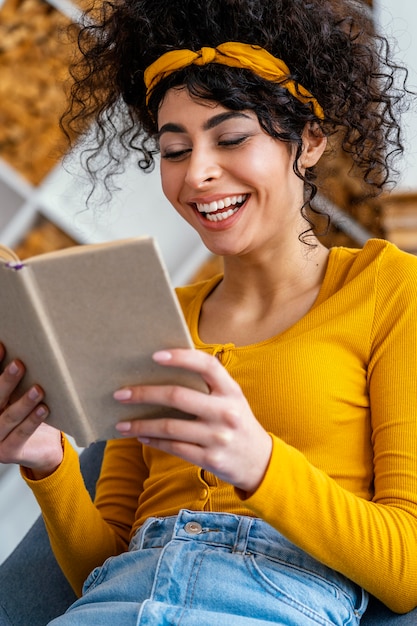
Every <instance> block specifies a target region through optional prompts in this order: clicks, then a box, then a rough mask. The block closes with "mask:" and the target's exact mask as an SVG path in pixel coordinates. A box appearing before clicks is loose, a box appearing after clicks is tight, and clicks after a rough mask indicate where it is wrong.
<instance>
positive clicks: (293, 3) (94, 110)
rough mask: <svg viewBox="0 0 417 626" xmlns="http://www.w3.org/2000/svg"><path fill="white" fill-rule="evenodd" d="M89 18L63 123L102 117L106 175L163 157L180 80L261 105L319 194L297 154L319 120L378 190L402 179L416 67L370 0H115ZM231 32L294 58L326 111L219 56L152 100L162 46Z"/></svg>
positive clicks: (211, 95)
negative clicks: (151, 78)
mask: <svg viewBox="0 0 417 626" xmlns="http://www.w3.org/2000/svg"><path fill="white" fill-rule="evenodd" d="M87 18H88V20H89V21H86V22H85V23H84V26H83V27H82V28H81V30H80V32H79V33H78V45H79V49H80V51H81V53H82V54H81V58H80V59H79V61H78V62H77V63H75V64H74V65H73V67H72V70H71V74H72V77H73V79H74V82H73V84H72V88H71V98H70V106H69V109H68V111H67V112H66V114H65V115H64V117H63V119H62V124H63V127H64V128H66V129H67V132H68V134H72V133H73V132H74V131H75V132H78V133H81V132H83V131H84V130H85V128H86V126H93V128H94V132H95V140H96V141H95V143H94V145H93V144H92V143H91V134H90V135H89V142H90V143H89V144H88V148H87V154H88V156H87V159H86V167H87V169H88V171H89V173H90V175H91V177H92V178H93V180H94V181H95V182H97V177H98V173H99V172H100V175H101V176H103V178H104V182H105V184H106V185H109V184H110V181H111V180H112V176H113V175H114V174H115V173H118V172H120V171H121V170H122V169H123V163H124V161H125V158H127V157H128V156H129V155H130V154H131V153H132V151H133V152H134V153H137V154H138V159H137V160H138V165H139V167H140V168H142V169H143V170H148V171H149V170H151V169H152V168H153V166H154V155H155V154H156V153H157V152H158V141H157V130H158V129H157V124H156V120H157V113H158V107H159V105H160V103H161V101H162V100H163V98H164V95H165V93H166V91H167V90H168V89H169V88H171V87H175V86H179V85H184V86H185V87H186V88H187V89H188V90H189V92H190V93H191V94H192V95H194V96H195V97H199V98H206V99H210V100H213V101H215V102H218V103H220V104H222V105H223V106H225V107H227V108H229V109H234V110H244V109H246V110H248V109H251V110H253V111H255V112H256V115H257V117H258V119H259V122H260V124H261V126H262V127H263V129H264V130H265V131H266V132H267V133H269V134H270V135H271V136H273V137H275V138H277V139H280V140H283V141H286V142H289V143H291V144H293V145H295V146H296V147H297V150H296V154H295V160H294V169H295V171H296V173H297V174H298V175H299V176H300V177H301V178H303V180H304V182H305V184H306V188H307V187H309V188H310V194H309V200H311V199H312V198H313V197H314V195H315V192H316V187H315V185H314V183H313V180H314V171H307V172H306V174H305V176H304V177H303V176H302V175H301V174H300V172H299V171H298V169H297V165H296V162H297V159H298V157H299V155H300V152H301V147H302V142H301V134H302V131H303V128H304V127H305V125H306V124H307V123H314V122H315V123H318V124H320V127H321V129H322V132H324V133H325V134H326V135H327V136H333V135H334V136H335V137H337V143H338V145H339V146H341V148H342V149H343V150H344V151H345V152H347V153H349V154H350V155H351V157H352V162H353V164H354V167H355V170H356V172H359V173H360V174H361V176H362V177H363V180H364V181H366V183H367V184H368V186H369V188H371V189H373V190H374V192H375V193H378V191H380V190H382V189H383V187H384V186H385V185H386V183H387V182H388V181H389V180H390V177H391V166H392V160H393V158H394V157H395V156H397V155H399V154H401V153H402V150H403V148H402V142H401V132H400V126H399V121H398V113H399V112H400V110H401V104H402V101H403V98H404V95H405V94H406V92H407V90H406V88H405V80H406V76H407V72H406V70H405V69H404V68H401V67H399V66H398V65H397V64H396V63H394V62H393V61H392V60H390V47H389V44H388V41H387V40H386V39H385V38H384V37H383V36H380V35H377V34H376V33H375V32H374V29H373V24H372V21H371V20H370V19H369V14H367V12H366V10H365V5H364V4H363V3H362V2H357V1H355V0H345V1H344V2H340V1H339V2H337V1H336V0H312V1H306V0H175V1H173V0H105V1H104V3H103V4H102V5H101V7H100V9H99V10H97V9H93V10H92V11H91V12H90V14H87ZM227 41H239V42H241V43H248V44H257V45H260V46H262V47H263V48H265V49H266V50H267V51H268V52H270V53H271V54H273V55H274V56H275V57H278V58H280V59H282V60H283V61H284V62H285V63H286V64H287V65H288V67H289V69H290V72H291V78H292V79H293V80H294V81H295V82H296V83H298V84H300V85H302V86H303V87H304V88H305V89H307V90H308V91H309V92H310V93H312V94H313V95H314V96H315V98H316V99H317V100H318V102H319V103H320V105H321V106H322V108H323V109H324V113H325V117H324V119H323V120H319V119H317V117H316V116H315V114H314V112H313V111H312V108H311V106H310V105H309V104H308V103H307V104H305V103H302V102H300V101H299V100H297V99H296V98H295V97H294V96H292V95H291V94H290V93H289V92H288V90H286V89H285V87H283V86H282V85H280V84H278V83H275V82H271V81H268V80H265V79H263V78H261V77H259V76H257V75H255V74H254V73H252V72H251V71H250V70H246V69H239V68H234V67H233V68H232V67H226V66H223V65H218V64H209V65H206V66H196V65H191V66H188V67H186V68H185V69H183V70H179V71H177V72H174V73H172V74H171V75H169V76H168V77H166V78H164V79H163V80H161V81H160V82H159V83H158V85H157V86H156V87H155V89H154V90H153V91H152V93H151V97H150V100H149V105H148V106H147V105H146V89H145V84H144V80H143V77H144V71H145V69H146V68H147V67H148V66H149V65H150V64H151V63H152V62H154V61H155V60H156V59H157V58H158V57H159V56H161V55H162V54H164V53H165V52H167V51H170V50H173V49H178V48H189V49H191V50H194V51H197V50H199V49H200V48H202V47H203V46H208V47H215V46H217V45H219V44H221V43H224V42H227ZM397 73H399V74H400V75H401V76H403V80H402V84H401V85H398V80H397V78H396V76H397ZM103 152H104V153H105V155H106V158H105V163H106V169H105V173H104V174H103V173H102V171H103V159H102V155H103ZM98 157H100V158H98ZM108 188H110V187H108Z"/></svg>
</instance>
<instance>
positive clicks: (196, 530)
mask: <svg viewBox="0 0 417 626" xmlns="http://www.w3.org/2000/svg"><path fill="white" fill-rule="evenodd" d="M184 530H185V532H186V533H188V534H189V535H199V534H200V533H202V532H203V527H202V526H201V524H199V523H198V522H187V523H186V525H185V526H184Z"/></svg>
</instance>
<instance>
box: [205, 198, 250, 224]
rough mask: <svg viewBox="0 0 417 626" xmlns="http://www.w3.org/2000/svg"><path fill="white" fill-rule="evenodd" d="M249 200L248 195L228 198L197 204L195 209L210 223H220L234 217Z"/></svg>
mask: <svg viewBox="0 0 417 626" xmlns="http://www.w3.org/2000/svg"><path fill="white" fill-rule="evenodd" d="M247 198H248V195H247V194H240V195H236V196H226V197H225V198H221V199H220V200H215V201H213V202H210V203H205V202H204V203H202V202H201V203H200V202H196V203H195V207H196V209H197V210H198V211H199V213H201V214H202V215H204V217H205V218H206V219H208V220H209V221H210V222H220V221H222V220H226V219H228V218H229V217H231V216H232V215H234V213H236V212H237V211H238V210H239V209H240V207H241V206H242V205H243V204H244V203H245V202H246V200H247Z"/></svg>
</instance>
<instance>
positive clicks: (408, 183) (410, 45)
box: [374, 0, 417, 191]
mask: <svg viewBox="0 0 417 626" xmlns="http://www.w3.org/2000/svg"><path fill="white" fill-rule="evenodd" d="M374 11H375V16H376V22H377V24H379V26H380V30H382V31H383V32H384V33H385V34H386V35H387V37H388V38H389V39H390V41H392V42H393V44H395V50H396V58H397V59H398V60H399V61H401V62H402V63H403V64H404V65H405V66H406V67H407V68H408V70H409V72H410V78H409V86H410V87H411V88H413V89H414V90H415V91H417V37H416V32H415V31H416V26H417V3H416V0H375V2H374ZM403 128H404V133H405V140H406V154H405V157H404V160H403V162H402V164H401V170H402V177H401V180H400V182H399V189H404V190H416V191H417V97H414V104H413V106H412V108H410V110H409V111H408V112H407V114H405V115H404V118H403Z"/></svg>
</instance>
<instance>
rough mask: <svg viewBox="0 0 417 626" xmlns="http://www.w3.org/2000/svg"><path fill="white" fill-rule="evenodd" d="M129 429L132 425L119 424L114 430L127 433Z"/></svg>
mask: <svg viewBox="0 0 417 626" xmlns="http://www.w3.org/2000/svg"><path fill="white" fill-rule="evenodd" d="M131 428H132V424H131V423H130V422H119V423H118V424H116V430H118V431H119V433H128V432H129V430H131Z"/></svg>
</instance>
